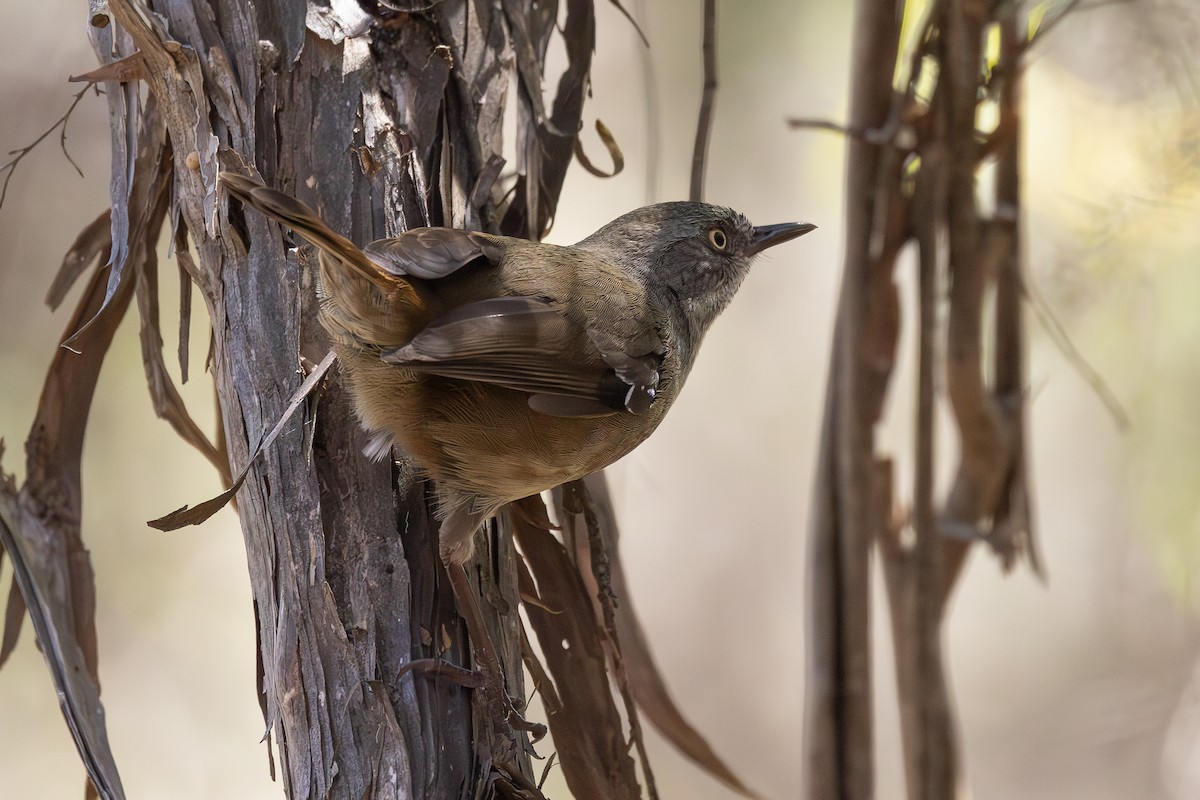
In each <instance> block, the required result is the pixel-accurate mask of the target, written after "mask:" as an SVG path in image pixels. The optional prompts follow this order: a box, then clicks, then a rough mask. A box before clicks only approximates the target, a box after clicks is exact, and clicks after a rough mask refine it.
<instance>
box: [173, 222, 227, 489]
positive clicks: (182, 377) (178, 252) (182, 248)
mask: <svg viewBox="0 0 1200 800" xmlns="http://www.w3.org/2000/svg"><path fill="white" fill-rule="evenodd" d="M175 264H176V266H177V267H178V268H179V382H180V383H187V382H188V356H189V349H190V346H191V333H192V274H193V273H194V272H195V271H196V265H195V264H194V263H193V262H192V254H191V253H189V252H188V239H187V228H186V227H185V226H184V225H180V226H179V227H178V228H176V229H175ZM221 462H222V463H224V464H228V463H229V462H228V461H227V460H226V459H225V457H224V456H222V457H221ZM226 469H227V470H228V467H226Z"/></svg>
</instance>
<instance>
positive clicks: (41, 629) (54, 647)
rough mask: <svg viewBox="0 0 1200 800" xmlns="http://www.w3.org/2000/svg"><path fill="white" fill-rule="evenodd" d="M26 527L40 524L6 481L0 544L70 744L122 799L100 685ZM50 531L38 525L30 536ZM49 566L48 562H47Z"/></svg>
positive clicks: (0, 496) (114, 798) (108, 791)
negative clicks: (32, 553) (32, 551)
mask: <svg viewBox="0 0 1200 800" xmlns="http://www.w3.org/2000/svg"><path fill="white" fill-rule="evenodd" d="M22 522H24V523H26V524H27V525H29V526H30V527H40V524H39V523H38V522H37V521H36V520H34V519H32V518H30V517H27V516H25V515H23V514H22V513H21V509H20V505H19V503H18V500H17V497H16V496H14V495H13V494H12V493H11V492H10V491H9V489H8V488H7V487H4V488H0V545H3V547H4V550H5V551H6V552H7V553H8V555H9V558H10V559H11V560H12V563H13V580H14V582H15V583H16V584H17V585H18V586H19V587H20V589H21V594H22V595H23V596H24V598H25V603H26V605H27V606H28V608H29V618H30V621H31V622H32V624H33V629H34V632H35V633H36V634H37V638H38V642H39V643H40V644H41V647H42V654H43V656H44V657H45V659H46V665H47V667H49V669H50V676H51V678H52V679H53V680H54V685H55V687H56V688H57V690H58V702H59V706H60V707H61V708H62V712H63V716H64V717H65V718H66V721H67V727H68V728H70V729H71V736H72V737H73V738H74V739H75V747H76V748H77V749H78V750H79V755H80V756H81V757H82V759H83V765H84V768H85V769H86V770H87V773H88V777H89V778H90V779H91V782H92V785H93V786H95V788H96V791H97V792H98V793H99V795H100V797H102V798H104V800H123V798H124V797H125V791H124V789H123V788H122V786H121V777H120V775H119V773H118V771H117V765H116V761H115V760H114V759H113V754H112V750H111V748H110V747H109V744H108V734H107V732H106V730H105V727H104V707H103V705H102V704H101V703H100V688H99V685H98V684H97V683H96V681H95V679H94V678H93V677H92V676H91V674H90V670H89V664H88V659H87V657H86V654H85V653H84V652H83V649H82V648H81V647H80V644H79V642H78V640H77V639H76V638H75V636H74V631H73V630H72V625H71V617H70V615H69V612H68V608H67V606H65V605H63V604H62V603H61V602H60V601H59V598H57V597H56V596H55V592H54V591H53V589H52V588H51V587H53V586H54V585H55V583H56V580H57V578H56V577H53V576H52V575H51V574H48V573H47V572H46V571H45V570H43V569H42V565H40V564H38V563H37V562H36V561H34V560H33V559H31V558H29V557H28V556H27V555H26V552H25V541H26V539H27V538H29V537H30V532H29V531H28V530H26V529H25V526H23V525H22ZM46 535H49V536H50V537H53V536H54V535H55V534H54V532H53V531H42V532H39V533H37V534H34V535H33V536H34V538H41V537H43V536H46ZM52 569H53V567H52Z"/></svg>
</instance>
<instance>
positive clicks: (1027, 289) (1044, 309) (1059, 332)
mask: <svg viewBox="0 0 1200 800" xmlns="http://www.w3.org/2000/svg"><path fill="white" fill-rule="evenodd" d="M1021 288H1022V290H1023V291H1024V293H1025V298H1026V299H1027V300H1028V301H1029V307H1030V308H1032V309H1033V314H1034V316H1036V317H1037V320H1038V322H1039V323H1041V325H1042V327H1043V328H1045V330H1046V333H1048V334H1049V335H1050V341H1052V342H1054V344H1055V346H1056V347H1058V349H1059V352H1061V353H1062V354H1063V356H1064V357H1065V358H1066V359H1067V363H1069V364H1070V365H1071V366H1072V367H1074V368H1075V371H1076V372H1078V373H1079V377H1081V378H1083V381H1084V383H1086V384H1087V385H1088V387H1090V388H1091V390H1092V391H1093V392H1095V393H1096V396H1097V397H1098V398H1100V402H1101V403H1103V404H1104V407H1105V408H1107V409H1108V413H1109V414H1111V415H1112V418H1113V421H1114V422H1115V423H1116V425H1117V429H1118V430H1120V431H1121V432H1122V433H1124V432H1125V431H1127V430H1129V414H1128V413H1127V412H1126V411H1125V407H1124V406H1122V405H1121V401H1120V400H1118V399H1117V395H1116V393H1115V392H1113V390H1112V388H1111V387H1109V385H1108V382H1107V381H1105V380H1104V376H1103V375H1101V374H1100V371H1099V370H1097V369H1096V368H1095V367H1093V366H1092V365H1091V362H1089V361H1088V360H1087V357H1086V356H1084V355H1083V353H1082V352H1081V351H1080V350H1079V348H1078V347H1076V346H1075V342H1073V341H1072V340H1071V335H1070V334H1069V333H1067V329H1066V328H1065V327H1064V326H1063V324H1062V323H1061V322H1059V320H1058V317H1056V316H1054V312H1053V310H1051V308H1050V304H1049V303H1048V302H1046V299H1045V298H1043V297H1042V296H1041V294H1040V293H1039V292H1038V291H1037V289H1036V288H1035V287H1034V286H1033V284H1032V283H1031V282H1030V281H1029V279H1028V278H1025V279H1024V280H1022V281H1021Z"/></svg>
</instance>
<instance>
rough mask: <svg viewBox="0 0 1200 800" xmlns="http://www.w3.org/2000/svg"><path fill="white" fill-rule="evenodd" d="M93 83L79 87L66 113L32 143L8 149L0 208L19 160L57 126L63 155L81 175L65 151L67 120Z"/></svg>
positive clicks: (0, 187)
mask: <svg viewBox="0 0 1200 800" xmlns="http://www.w3.org/2000/svg"><path fill="white" fill-rule="evenodd" d="M95 85H96V84H95V82H89V83H88V84H87V85H86V86H84V87H83V88H82V89H80V90H79V92H78V93H77V94H76V95H75V99H74V100H72V101H71V105H70V106H68V107H67V111H66V113H65V114H63V115H62V116H61V117H59V118H58V121H57V122H55V123H54V124H53V125H51V126H50V127H49V128H47V129H46V130H45V131H43V132H42V135H41V136H39V137H37V138H36V139H34V140H33V142H32V143H30V144H28V145H26V146H25V147H21V148H18V149H16V150H10V151H9V152H8V154H9V155H10V156H13V159H12V160H10V161H9V162H8V163H7V164H5V165H4V166H2V167H0V172H2V171H4V170H8V174H7V175H5V176H4V184H3V185H2V186H0V208H3V207H4V198H5V197H7V196H8V182H9V181H11V180H12V176H13V173H14V172H16V171H17V165H18V164H20V163H21V160H22V159H23V158H25V156H27V155H29V154H30V153H31V152H33V150H34V148H36V147H37V146H38V145H39V144H41V143H42V142H43V141H45V139H46V137H47V136H49V135H50V134H51V133H53V132H54V131H55V129H57V128H61V129H62V131H61V133H60V135H59V137H58V144H59V146H60V147H61V148H62V151H63V155H64V156H66V157H67V161H69V162H70V163H71V166H72V167H74V168H75V171H76V172H78V173H79V177H81V178H82V177H83V170H81V169H80V168H79V165H78V164H76V163H75V159H73V158H71V154H70V153H69V152H67V121H68V120H69V119H70V118H71V112H72V111H74V110H75V106H77V105H79V101H80V100H82V99H83V96H84V94H86V93H87V90H88V89H91V88H92V87H93V86H95ZM97 94H99V92H97Z"/></svg>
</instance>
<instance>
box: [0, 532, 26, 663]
mask: <svg viewBox="0 0 1200 800" xmlns="http://www.w3.org/2000/svg"><path fill="white" fill-rule="evenodd" d="M3 555H4V550H3V549H0V561H3ZM24 621H25V598H24V597H23V596H22V595H21V587H20V585H19V584H18V583H17V582H16V581H13V582H12V584H11V585H10V586H9V587H8V605H6V606H5V607H4V638H3V641H0V667H3V666H4V664H5V662H6V661H8V657H9V656H11V655H12V654H13V650H16V649H17V641H18V640H19V639H20V637H21V624H22V623H23V622H24Z"/></svg>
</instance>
